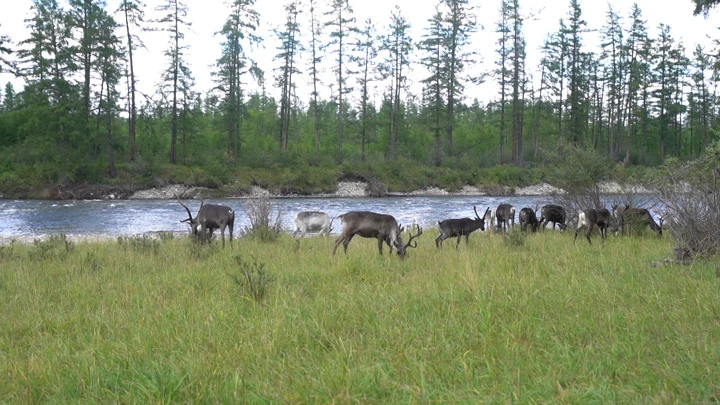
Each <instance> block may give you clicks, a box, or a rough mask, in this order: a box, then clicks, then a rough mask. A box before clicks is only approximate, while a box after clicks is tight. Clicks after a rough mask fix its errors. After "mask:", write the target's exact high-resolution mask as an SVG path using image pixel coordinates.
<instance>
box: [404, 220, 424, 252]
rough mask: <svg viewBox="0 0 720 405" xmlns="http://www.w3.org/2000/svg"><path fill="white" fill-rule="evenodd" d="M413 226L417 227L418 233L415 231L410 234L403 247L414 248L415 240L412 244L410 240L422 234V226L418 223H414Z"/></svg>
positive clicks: (415, 245)
mask: <svg viewBox="0 0 720 405" xmlns="http://www.w3.org/2000/svg"><path fill="white" fill-rule="evenodd" d="M415 226H416V227H417V230H418V233H416V234H415V235H413V234H410V239H408V241H407V243H406V244H405V248H406V249H407V248H409V247H411V248H416V247H417V241H415V244H414V245H411V244H410V243H412V240H413V239H415V238H417V237H418V236H420V235H422V233H423V229H422V227H421V226H420V225H417V224H415ZM408 232H410V231H408Z"/></svg>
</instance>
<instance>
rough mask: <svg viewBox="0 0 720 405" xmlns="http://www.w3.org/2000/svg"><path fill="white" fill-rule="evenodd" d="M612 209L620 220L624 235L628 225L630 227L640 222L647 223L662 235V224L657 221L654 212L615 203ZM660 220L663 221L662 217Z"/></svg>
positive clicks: (641, 223) (640, 223)
mask: <svg viewBox="0 0 720 405" xmlns="http://www.w3.org/2000/svg"><path fill="white" fill-rule="evenodd" d="M612 209H613V217H614V218H615V220H616V221H618V226H619V227H620V232H621V233H622V234H623V235H624V234H625V230H626V226H627V227H628V228H630V227H632V226H633V225H635V224H639V225H647V226H648V227H650V229H651V230H652V231H653V232H655V233H657V234H658V236H662V226H661V225H658V224H657V222H655V219H653V216H652V214H650V211H648V210H647V209H646V208H635V207H631V206H630V205H628V204H625V206H624V207H621V206H618V205H613V206H612ZM660 220H661V221H662V219H660ZM628 233H629V230H628Z"/></svg>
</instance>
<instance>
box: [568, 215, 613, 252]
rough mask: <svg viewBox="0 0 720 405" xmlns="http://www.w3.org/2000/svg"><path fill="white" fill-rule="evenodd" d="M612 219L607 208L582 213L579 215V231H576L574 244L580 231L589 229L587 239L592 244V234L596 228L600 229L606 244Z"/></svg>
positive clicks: (601, 236)
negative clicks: (584, 228) (585, 228)
mask: <svg viewBox="0 0 720 405" xmlns="http://www.w3.org/2000/svg"><path fill="white" fill-rule="evenodd" d="M611 218H612V216H611V215H610V211H608V210H607V208H601V209H593V208H588V209H586V210H584V211H582V212H580V213H579V214H578V224H577V229H576V230H575V239H573V243H575V242H576V241H577V236H578V233H579V232H580V229H582V228H583V227H587V229H588V230H587V233H586V234H585V237H586V238H587V240H588V243H590V244H592V241H590V234H591V233H592V230H593V228H594V227H595V226H597V227H598V228H599V229H600V238H601V240H602V241H603V242H604V241H605V239H607V228H608V227H609V226H610V222H611Z"/></svg>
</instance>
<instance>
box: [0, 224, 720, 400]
mask: <svg viewBox="0 0 720 405" xmlns="http://www.w3.org/2000/svg"><path fill="white" fill-rule="evenodd" d="M436 234H437V233H436V231H434V230H432V229H428V230H426V231H425V234H424V235H422V236H421V237H420V238H419V239H418V240H419V247H418V248H417V249H411V250H410V252H409V257H408V258H407V259H406V260H399V259H398V258H397V257H395V256H393V257H389V256H388V255H387V248H386V255H385V256H382V257H380V256H379V255H378V254H377V245H376V241H375V240H368V239H360V238H355V239H354V240H353V241H352V243H351V244H350V247H349V250H348V255H347V256H345V255H343V254H342V253H341V252H342V250H341V249H340V251H339V253H338V255H337V256H336V257H334V258H333V257H331V255H330V252H331V250H332V243H333V239H332V238H321V237H316V238H305V239H303V240H301V241H299V242H297V241H295V240H293V239H292V238H291V237H289V236H282V237H281V238H280V240H278V241H277V242H275V243H262V242H259V241H255V240H250V239H241V240H236V241H235V242H234V246H233V248H232V249H230V248H229V247H228V248H226V249H224V250H223V249H221V248H220V246H219V243H214V244H213V245H212V246H197V245H195V244H193V243H191V241H190V240H189V239H187V238H181V239H166V240H148V239H141V238H131V239H124V240H122V243H121V242H118V241H111V242H100V243H97V242H96V243H77V244H72V243H65V242H66V241H64V240H63V238H60V237H58V238H53V239H52V240H50V241H47V242H41V243H36V244H25V245H23V244H12V245H6V246H2V247H0V305H1V306H2V311H1V313H2V316H1V317H0V402H8V403H38V402H40V403H48V402H49V403H177V402H182V403H207V402H210V403H268V402H276V403H277V402H281V403H287V402H289V403H299V402H303V403H347V402H357V403H408V402H411V403H417V402H430V403H435V402H461V403H478V402H483V403H484V402H497V403H508V402H520V403H535V402H537V403H548V402H558V403H615V402H620V403H682V404H688V403H706V402H716V401H718V400H720V324H719V320H720V299H719V297H720V278H719V276H720V265H719V264H718V262H717V261H703V262H697V263H695V264H693V265H690V266H679V265H666V266H659V267H652V266H651V265H650V263H651V262H653V261H656V260H662V259H664V258H667V257H669V256H670V253H671V249H672V244H671V243H670V241H668V240H667V239H659V238H657V237H653V236H647V237H644V238H628V237H610V238H609V239H608V240H607V242H606V243H604V244H601V243H600V240H599V238H596V239H593V245H589V244H588V243H587V241H586V240H584V239H580V237H578V241H577V244H576V245H573V243H572V236H573V235H572V233H571V232H567V233H560V232H553V231H549V230H548V231H546V232H544V233H543V234H538V235H530V236H528V237H527V238H522V237H517V238H511V239H506V238H503V237H500V236H490V235H487V234H473V235H472V236H471V237H470V245H469V246H467V247H466V246H465V244H464V241H463V242H462V243H461V245H460V249H459V250H458V251H456V250H455V249H454V242H455V241H454V239H451V240H448V241H446V243H445V247H444V248H443V249H442V250H438V249H436V248H435V246H434V243H433V239H434V237H435V236H436ZM258 269H261V270H263V271H264V272H258V271H257V270H258ZM243 270H247V271H248V273H247V274H248V275H249V276H250V283H249V284H245V283H244V280H247V278H246V275H245V273H244V272H243ZM260 275H264V276H266V278H264V279H260V278H259V277H260ZM248 285H252V286H255V287H265V291H264V295H262V290H261V291H259V292H258V294H257V296H255V298H254V297H253V295H252V294H251V292H250V291H249V289H248Z"/></svg>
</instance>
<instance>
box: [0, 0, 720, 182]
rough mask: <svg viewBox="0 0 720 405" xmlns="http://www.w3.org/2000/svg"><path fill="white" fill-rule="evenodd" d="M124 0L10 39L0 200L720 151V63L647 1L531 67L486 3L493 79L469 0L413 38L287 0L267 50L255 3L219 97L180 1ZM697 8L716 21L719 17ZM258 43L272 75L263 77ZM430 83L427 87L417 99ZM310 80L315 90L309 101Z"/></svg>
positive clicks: (87, 1) (220, 73)
mask: <svg viewBox="0 0 720 405" xmlns="http://www.w3.org/2000/svg"><path fill="white" fill-rule="evenodd" d="M117 3H118V4H119V7H118V8H117V9H111V8H110V7H109V6H108V4H107V3H106V2H105V1H103V0H67V1H66V2H59V1H57V0H33V2H32V9H31V15H32V17H31V18H29V19H28V20H26V26H27V28H28V30H29V32H30V35H29V36H28V37H14V36H13V34H12V33H10V34H6V33H4V32H3V27H2V26H0V71H3V72H11V73H13V74H14V75H16V76H18V77H21V78H22V79H23V80H24V83H25V85H24V87H23V88H22V89H16V88H14V87H13V85H12V84H11V83H7V84H6V85H5V86H4V91H2V94H0V151H1V152H2V153H0V192H4V193H7V195H13V194H17V190H24V189H28V188H29V189H32V188H35V187H47V186H52V187H61V186H63V185H67V184H78V183H87V184H92V183H130V182H132V183H133V184H153V182H155V181H157V179H158V178H161V179H164V180H165V181H171V182H172V181H174V182H196V183H203V184H205V185H209V186H219V185H222V184H228V183H232V182H233V181H234V179H237V178H242V179H244V181H245V182H246V184H250V183H254V182H259V183H263V182H265V183H268V182H270V183H272V182H273V181H277V179H275V180H273V177H272V176H271V175H268V174H267V173H277V172H281V171H282V172H284V173H291V175H290V176H291V177H292V175H295V176H304V177H306V178H307V179H305V180H303V181H305V182H307V183H308V184H307V185H306V186H305V189H311V188H312V183H313V182H316V181H317V182H320V181H321V180H318V179H316V178H313V175H310V174H309V173H321V174H320V175H318V177H321V178H327V177H328V176H329V177H330V178H331V180H332V179H334V181H337V180H339V179H340V178H342V177H343V176H365V177H383V178H387V176H392V175H393V174H398V173H400V172H403V171H404V170H406V169H408V168H413V169H415V170H421V173H425V174H426V175H427V176H428V177H429V178H436V181H437V182H439V183H443V184H442V185H446V186H447V185H448V184H450V185H455V186H461V185H462V184H461V183H472V182H481V181H482V180H481V179H478V176H480V175H479V174H478V173H479V172H478V170H482V169H486V168H493V167H495V168H497V167H501V168H505V169H500V170H501V171H502V170H507V171H510V172H513V173H520V172H522V171H525V170H532V169H533V168H537V167H542V166H543V165H544V164H546V163H547V162H548V159H552V158H553V156H555V158H556V157H557V154H555V155H553V153H552V151H555V150H557V149H558V147H559V146H562V145H572V146H573V147H579V148H583V149H588V150H592V151H594V152H595V153H596V155H597V156H598V157H599V158H600V159H603V160H604V161H606V162H607V163H608V164H609V165H610V166H612V165H615V166H618V165H619V166H623V167H641V168H644V167H655V166H657V165H659V164H662V163H663V162H665V161H666V160H667V159H669V158H671V159H677V160H679V161H685V160H692V159H695V158H697V157H698V156H700V155H701V154H702V153H703V152H704V150H705V149H706V148H707V147H708V146H709V145H711V144H712V143H713V142H715V141H717V139H718V135H717V132H716V131H717V129H718V126H719V122H718V102H717V101H718V99H717V92H718V82H720V74H719V73H720V71H719V70H720V63H718V62H719V61H718V56H717V55H718V50H717V49H706V48H704V47H703V46H701V45H697V46H695V47H694V48H692V49H686V47H685V44H683V42H682V41H678V40H677V39H675V37H674V36H673V33H672V32H671V27H670V26H669V25H666V24H663V23H661V24H660V25H659V27H658V28H659V29H658V31H659V33H658V34H657V35H651V34H650V33H649V31H650V28H651V27H649V26H648V24H647V22H646V20H645V19H644V18H643V13H642V10H641V9H640V8H639V6H638V5H637V4H635V5H634V6H633V7H631V12H630V14H629V15H620V14H619V13H617V12H616V11H614V10H613V9H612V7H610V6H608V10H607V14H606V15H605V23H604V24H603V26H602V27H600V28H599V29H598V30H596V31H594V32H590V31H591V30H589V29H588V27H587V22H586V21H585V20H584V18H583V14H582V8H581V4H580V2H579V1H578V0H569V1H568V9H567V14H566V16H565V17H564V18H563V19H561V20H560V21H559V22H557V23H555V27H554V29H553V28H549V29H551V32H549V33H548V35H547V37H546V39H545V40H544V43H543V46H542V59H541V62H540V63H539V65H538V66H528V65H527V64H526V61H527V58H526V40H525V35H524V29H523V23H524V22H525V21H526V19H527V18H529V16H528V14H527V13H525V12H524V11H523V9H522V8H521V4H520V0H497V4H496V5H492V6H491V5H485V6H484V7H498V8H499V10H500V13H499V16H500V17H499V19H498V20H497V21H496V22H495V25H494V26H492V27H488V26H486V27H484V30H485V31H490V32H491V33H492V34H493V37H494V38H495V53H494V54H492V55H487V54H486V55H483V57H484V58H485V59H486V60H492V61H493V65H494V68H493V69H491V70H489V71H482V70H480V69H479V68H478V67H477V63H478V59H479V56H478V49H477V45H476V44H474V43H473V42H472V41H471V40H470V38H471V35H472V34H473V33H475V32H477V31H478V30H480V29H481V28H482V27H480V26H479V24H478V22H477V14H476V13H477V10H476V8H475V7H474V6H473V5H472V4H471V2H469V1H468V0H438V1H437V5H436V9H435V10H436V12H435V14H434V15H433V16H432V18H430V19H429V20H428V21H417V22H416V21H413V23H414V24H420V25H421V26H422V35H421V36H420V37H417V36H415V37H413V36H412V35H411V31H410V27H411V24H410V22H409V21H408V19H407V18H406V17H405V16H404V14H403V11H402V10H401V9H400V8H396V9H395V11H394V12H393V13H391V15H390V16H388V17H387V21H383V22H382V23H381V24H374V23H373V22H371V21H369V20H368V21H357V20H356V18H355V17H354V14H353V8H352V4H351V3H352V1H350V0H321V1H319V0H287V1H286V4H285V5H284V10H285V15H284V18H283V21H284V23H283V24H282V25H281V26H280V28H278V29H276V30H275V31H274V32H273V36H274V37H272V38H267V37H265V38H264V37H261V36H260V35H259V32H258V31H257V27H258V26H259V22H260V19H261V18H263V17H264V16H261V15H260V14H259V13H258V12H257V11H256V5H255V1H254V0H233V1H231V2H228V3H227V15H225V16H223V20H224V21H219V22H218V34H217V35H216V39H217V40H219V41H221V48H220V49H221V53H220V54H218V55H217V57H216V59H215V60H214V61H212V63H213V77H214V87H213V88H198V86H197V85H196V84H195V82H194V78H193V72H192V71H191V69H190V68H189V67H188V66H189V64H188V61H187V56H186V54H185V51H186V46H185V41H186V35H187V33H188V30H189V29H190V26H189V23H188V22H187V16H188V13H189V12H190V11H191V10H190V9H189V6H188V4H187V3H183V2H182V1H179V0H162V2H160V4H158V5H156V6H153V7H149V6H147V5H146V4H144V3H143V2H141V1H139V0H120V1H119V2H117ZM696 3H697V4H698V10H702V11H703V12H707V8H708V7H711V6H712V3H713V2H712V1H710V2H708V1H701V0H698V1H696ZM708 4H709V5H708ZM702 7H705V8H704V9H703V8H702ZM697 12H698V13H699V12H700V11H697ZM552 25H553V24H552V23H549V24H548V27H551V26H552ZM652 28H654V27H652ZM149 30H152V31H160V32H162V33H164V35H166V36H167V48H166V49H165V50H164V56H165V60H166V66H165V69H164V73H163V77H162V81H161V83H160V84H159V85H158V86H157V87H156V88H155V91H154V93H152V94H147V93H143V92H140V91H139V90H138V86H137V84H138V78H137V72H136V68H135V64H136V60H135V59H134V57H135V54H136V53H137V51H138V49H140V48H141V47H143V46H144V44H143V41H142V38H143V33H144V32H147V31H149ZM590 35H594V36H597V38H599V46H598V47H597V48H593V47H590V46H588V45H587V44H586V43H587V42H590V41H589V40H588V37H589V36H590ZM263 42H267V43H269V45H267V46H269V47H272V49H275V52H276V55H275V57H274V59H273V61H274V66H262V67H261V66H260V65H258V64H257V63H256V61H255V60H253V55H252V52H250V49H251V48H252V46H254V45H256V44H259V43H263ZM321 66H325V67H329V70H330V71H331V74H330V73H328V72H327V71H325V70H323V69H321ZM419 68H422V69H421V71H422V72H426V74H425V76H424V77H423V78H422V80H421V81H420V84H421V86H419V87H418V86H414V87H411V86H410V85H409V80H408V75H409V72H410V71H411V70H417V69H419ZM480 81H492V82H494V83H496V84H497V88H498V89H499V90H498V92H497V94H495V95H494V97H492V101H489V102H481V101H479V100H478V99H477V98H473V97H469V95H468V94H467V89H468V87H469V86H471V85H472V84H474V83H477V82H480ZM299 83H310V85H311V86H312V88H313V91H312V94H311V96H310V97H309V98H307V97H305V95H304V94H300V93H298V91H297V89H298V85H299ZM320 88H323V89H328V88H329V89H330V91H329V94H330V96H329V97H322V96H321V93H322V92H320V91H319V89H320ZM271 89H272V90H273V91H272V92H271V91H270V90H271ZM374 89H380V90H379V92H380V97H374V96H373V94H372V92H373V91H376V90H374ZM271 93H272V94H277V96H274V95H271ZM376 100H379V101H376ZM249 172H250V173H252V174H251V175H247V174H245V175H243V173H249ZM261 173H266V174H265V175H264V178H263V175H262V174H261ZM438 173H444V174H445V175H446V176H445V179H443V177H442V176H438ZM518 177H522V176H521V175H518V176H516V177H515V178H509V179H508V178H506V179H500V180H501V181H506V182H513V181H517V178H518ZM513 179H515V180H513ZM295 181H296V182H297V181H298V179H297V178H295ZM298 187H300V188H303V185H299V186H298Z"/></svg>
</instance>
